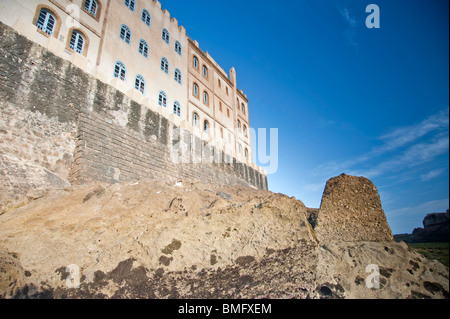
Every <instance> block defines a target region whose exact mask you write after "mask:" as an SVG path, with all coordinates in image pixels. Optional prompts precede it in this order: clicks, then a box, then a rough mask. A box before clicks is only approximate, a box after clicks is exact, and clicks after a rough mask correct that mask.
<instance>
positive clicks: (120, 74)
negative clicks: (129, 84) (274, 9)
mask: <svg viewBox="0 0 450 319" xmlns="http://www.w3.org/2000/svg"><path fill="white" fill-rule="evenodd" d="M126 75H127V68H126V67H125V64H123V63H122V62H120V61H117V62H116V65H115V66H114V77H115V78H119V79H121V80H122V81H125V78H126Z"/></svg>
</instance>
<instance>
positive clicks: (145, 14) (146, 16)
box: [141, 9, 152, 26]
mask: <svg viewBox="0 0 450 319" xmlns="http://www.w3.org/2000/svg"><path fill="white" fill-rule="evenodd" d="M141 19H142V21H143V22H144V23H145V24H146V25H148V26H150V25H151V24H152V18H151V17H150V13H148V11H147V10H146V9H144V10H142V16H141Z"/></svg>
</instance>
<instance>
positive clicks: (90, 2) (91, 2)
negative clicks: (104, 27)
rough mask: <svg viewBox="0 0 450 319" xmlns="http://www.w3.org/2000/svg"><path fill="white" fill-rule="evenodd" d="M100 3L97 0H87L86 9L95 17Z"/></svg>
mask: <svg viewBox="0 0 450 319" xmlns="http://www.w3.org/2000/svg"><path fill="white" fill-rule="evenodd" d="M97 8H98V4H97V1H95V0H86V1H85V2H84V10H86V11H87V12H89V13H90V14H91V15H92V16H93V17H95V16H97Z"/></svg>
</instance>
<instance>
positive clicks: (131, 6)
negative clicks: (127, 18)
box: [124, 0, 136, 12]
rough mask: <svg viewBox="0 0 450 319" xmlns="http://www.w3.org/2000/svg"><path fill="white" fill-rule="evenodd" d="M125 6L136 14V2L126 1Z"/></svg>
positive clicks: (132, 0)
mask: <svg viewBox="0 0 450 319" xmlns="http://www.w3.org/2000/svg"><path fill="white" fill-rule="evenodd" d="M124 3H125V5H126V6H127V7H128V9H130V10H131V11H133V12H134V9H135V8H136V2H135V1H134V0H125V2H124Z"/></svg>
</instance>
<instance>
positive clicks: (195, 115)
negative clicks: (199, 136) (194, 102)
mask: <svg viewBox="0 0 450 319" xmlns="http://www.w3.org/2000/svg"><path fill="white" fill-rule="evenodd" d="M192 124H194V126H195V127H198V114H197V113H194V114H193V115H192Z"/></svg>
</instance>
